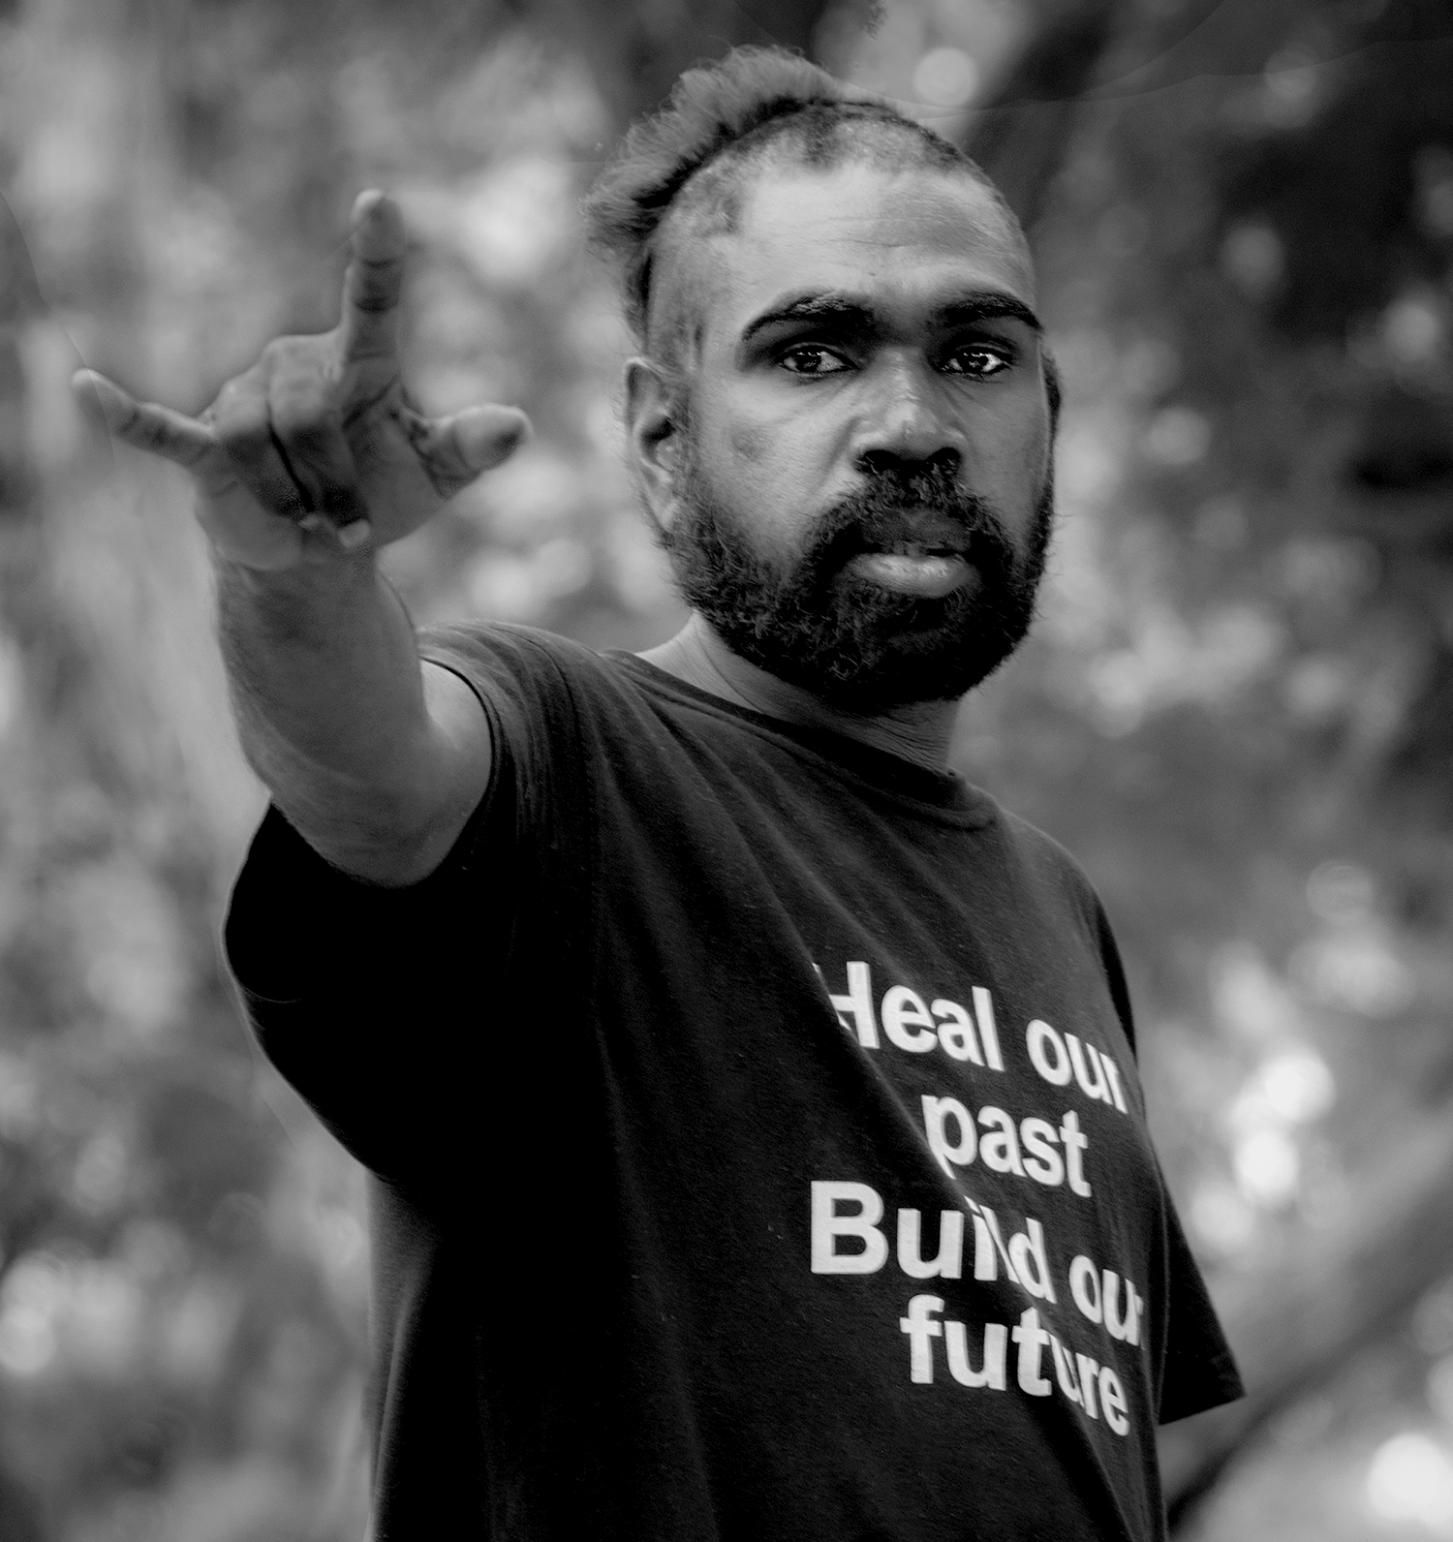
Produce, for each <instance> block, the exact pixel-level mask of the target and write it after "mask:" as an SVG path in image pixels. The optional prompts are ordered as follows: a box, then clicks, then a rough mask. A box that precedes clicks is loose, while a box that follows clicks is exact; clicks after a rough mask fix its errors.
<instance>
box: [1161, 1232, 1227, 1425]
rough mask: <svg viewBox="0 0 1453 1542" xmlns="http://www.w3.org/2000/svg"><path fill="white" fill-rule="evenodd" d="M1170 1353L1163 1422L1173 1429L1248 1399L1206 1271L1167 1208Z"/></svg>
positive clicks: (1166, 1365)
mask: <svg viewBox="0 0 1453 1542" xmlns="http://www.w3.org/2000/svg"><path fill="white" fill-rule="evenodd" d="M1166 1221H1167V1232H1168V1235H1167V1238H1166V1273H1167V1276H1168V1278H1167V1280H1166V1290H1165V1295H1164V1302H1165V1305H1164V1306H1163V1307H1162V1310H1163V1311H1164V1313H1165V1314H1166V1322H1165V1327H1166V1349H1165V1360H1164V1362H1163V1369H1162V1375H1161V1386H1160V1409H1159V1413H1160V1422H1161V1423H1162V1424H1171V1423H1173V1422H1174V1421H1175V1420H1177V1419H1186V1418H1189V1417H1190V1415H1191V1414H1196V1413H1204V1412H1205V1410H1206V1409H1208V1408H1218V1407H1220V1405H1221V1404H1222V1403H1233V1402H1235V1401H1236V1399H1237V1398H1239V1397H1244V1396H1245V1395H1246V1388H1245V1386H1244V1385H1243V1384H1242V1380H1241V1373H1240V1371H1239V1370H1238V1369H1237V1366H1236V1361H1235V1359H1234V1357H1233V1356H1232V1353H1231V1349H1230V1346H1229V1345H1228V1344H1227V1342H1226V1336H1225V1333H1224V1332H1223V1331H1222V1328H1221V1323H1220V1320H1219V1319H1218V1318H1217V1316H1216V1310H1215V1308H1214V1307H1213V1306H1212V1304H1211V1299H1210V1296H1209V1295H1208V1294H1207V1291H1206V1285H1205V1281H1204V1280H1203V1279H1202V1278H1201V1271H1200V1269H1199V1267H1198V1266H1197V1264H1196V1261H1195V1259H1194V1257H1193V1256H1192V1254H1191V1249H1190V1244H1189V1243H1188V1242H1187V1241H1186V1237H1185V1233H1184V1232H1183V1231H1182V1230H1181V1224H1180V1219H1179V1217H1178V1216H1177V1215H1176V1213H1175V1209H1174V1207H1173V1206H1170V1205H1169V1203H1168V1204H1167V1216H1166Z"/></svg>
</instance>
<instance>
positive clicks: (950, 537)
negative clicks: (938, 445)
mask: <svg viewBox="0 0 1453 1542" xmlns="http://www.w3.org/2000/svg"><path fill="white" fill-rule="evenodd" d="M925 529H929V530H931V531H932V535H931V537H930V544H942V545H951V546H953V547H954V548H955V549H959V550H962V551H963V552H964V553H965V554H966V555H967V556H968V557H969V558H970V560H971V561H973V562H974V563H975V564H976V565H977V566H978V567H980V568H981V569H986V570H992V571H994V572H997V573H1004V574H1008V573H1012V572H1013V571H1014V569H1015V568H1016V566H1017V565H1018V558H1017V554H1016V552H1015V549H1014V545H1013V543H1012V541H1011V540H1010V538H1009V533H1008V530H1007V528H1006V527H1005V524H1004V521H1003V520H1002V519H1001V518H1000V516H999V513H998V511H997V510H996V509H995V508H994V506H993V504H991V503H990V502H989V501H988V500H987V499H985V498H981V497H979V496H978V495H977V494H975V493H971V492H967V491H965V489H964V488H962V487H961V486H959V484H958V482H957V480H956V479H955V477H954V474H953V473H952V472H951V471H948V470H946V469H945V468H943V467H941V466H937V465H930V466H926V467H920V468H914V469H909V468H907V467H897V466H883V467H875V468H873V469H872V470H871V471H866V472H865V473H864V475H863V480H862V481H861V483H860V484H859V485H858V486H857V487H855V488H854V489H853V490H852V491H851V492H850V493H848V494H847V495H846V496H845V497H843V498H841V499H840V500H839V501H838V502H837V503H835V504H834V505H833V506H832V507H831V508H830V509H828V510H827V511H826V513H825V514H823V516H822V517H821V519H820V520H819V521H818V524H817V527H816V528H815V530H814V531H813V532H812V534H811V536H810V538H809V541H808V545H807V550H806V552H805V553H804V559H805V560H804V565H805V567H806V568H808V569H809V570H810V571H812V572H814V573H816V574H826V573H828V572H831V571H834V570H836V569H837V568H838V567H841V566H842V564H843V563H845V562H847V561H848V560H849V558H851V557H854V556H856V555H857V554H858V553H860V552H863V551H867V550H872V549H875V548H881V547H884V546H886V545H889V544H891V543H892V542H895V541H904V540H912V539H914V538H915V536H916V535H918V534H919V533H920V532H922V531H924V530H925Z"/></svg>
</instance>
